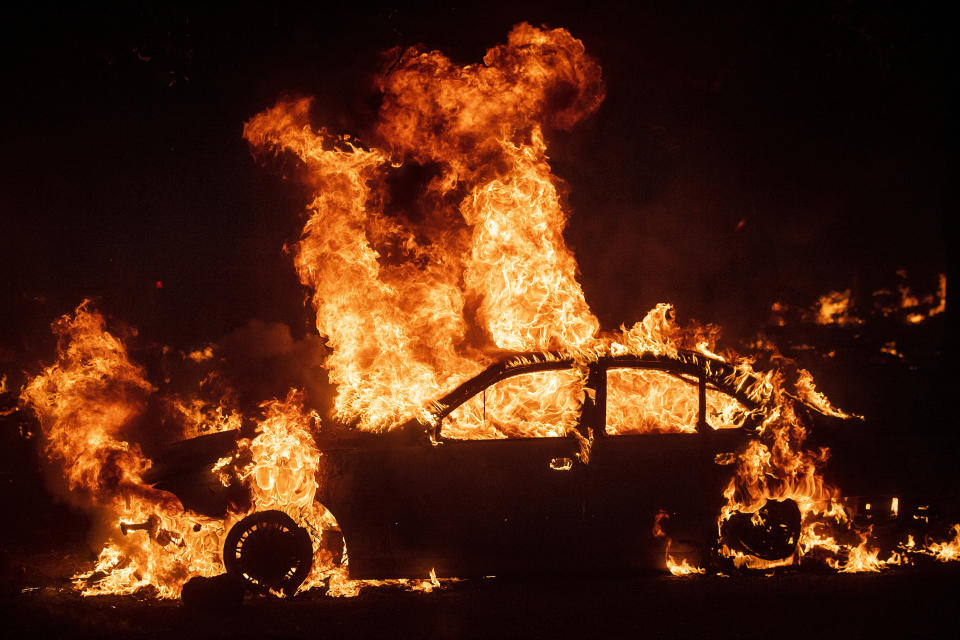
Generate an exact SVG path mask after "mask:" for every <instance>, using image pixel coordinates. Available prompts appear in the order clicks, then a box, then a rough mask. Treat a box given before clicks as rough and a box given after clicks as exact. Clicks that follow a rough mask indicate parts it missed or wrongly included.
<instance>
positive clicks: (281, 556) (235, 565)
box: [223, 511, 313, 596]
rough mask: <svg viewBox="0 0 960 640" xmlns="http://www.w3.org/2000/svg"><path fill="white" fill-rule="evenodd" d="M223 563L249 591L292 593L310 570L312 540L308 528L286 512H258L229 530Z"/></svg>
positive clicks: (224, 547)
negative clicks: (300, 524) (299, 524)
mask: <svg viewBox="0 0 960 640" xmlns="http://www.w3.org/2000/svg"><path fill="white" fill-rule="evenodd" d="M223 564H224V566H225V567H226V569H227V573H229V574H230V575H232V576H234V577H236V578H238V579H240V580H242V581H243V583H244V585H245V586H246V588H247V589H249V590H250V591H253V592H255V593H264V594H265V593H269V592H270V591H275V592H283V593H284V594H286V595H288V596H292V595H293V594H294V593H296V591H297V589H298V588H299V587H300V585H301V584H303V581H304V580H306V579H307V574H309V573H310V567H311V565H312V564H313V543H312V542H311V540H310V534H309V533H307V531H306V529H304V528H303V527H300V526H298V525H297V523H296V522H294V521H293V518H291V517H290V516H288V515H287V514H285V513H284V512H282V511H259V512H257V513H254V514H252V515H249V516H247V517H246V518H244V519H243V520H241V521H240V522H238V523H237V524H235V525H233V527H232V528H231V529H230V532H229V533H227V538H226V540H225V541H224V543H223Z"/></svg>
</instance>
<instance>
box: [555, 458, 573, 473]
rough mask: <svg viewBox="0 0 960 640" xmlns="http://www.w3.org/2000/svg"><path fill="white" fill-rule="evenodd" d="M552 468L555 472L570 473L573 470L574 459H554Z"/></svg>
mask: <svg viewBox="0 0 960 640" xmlns="http://www.w3.org/2000/svg"><path fill="white" fill-rule="evenodd" d="M550 468H551V469H553V470H554V471H570V469H572V468H573V458H553V459H551V460H550Z"/></svg>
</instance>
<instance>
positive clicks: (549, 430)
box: [440, 369, 586, 440]
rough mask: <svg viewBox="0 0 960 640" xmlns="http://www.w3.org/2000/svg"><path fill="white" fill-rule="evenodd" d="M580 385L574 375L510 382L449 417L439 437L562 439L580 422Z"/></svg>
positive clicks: (539, 374) (535, 375) (546, 374)
mask: <svg viewBox="0 0 960 640" xmlns="http://www.w3.org/2000/svg"><path fill="white" fill-rule="evenodd" d="M585 382H586V380H585V375H584V374H583V373H581V372H580V371H579V370H577V369H560V370H550V371H536V372H532V373H522V374H519V375H515V376H511V377H509V378H506V379H504V380H501V381H499V382H496V383H494V384H492V385H490V386H488V387H487V388H485V389H484V390H483V391H481V392H480V393H478V394H476V395H475V396H473V397H472V398H470V399H469V400H467V401H466V402H464V403H463V404H461V405H460V406H459V407H457V408H456V409H454V410H453V411H451V412H450V414H449V415H447V417H445V418H444V419H443V421H442V423H441V426H440V433H441V435H442V436H443V437H444V438H448V439H452V440H496V439H504V438H549V437H563V436H566V434H567V432H568V431H569V430H570V429H571V428H574V427H575V426H576V424H577V421H578V419H579V417H580V409H581V407H582V405H583V397H584V386H585Z"/></svg>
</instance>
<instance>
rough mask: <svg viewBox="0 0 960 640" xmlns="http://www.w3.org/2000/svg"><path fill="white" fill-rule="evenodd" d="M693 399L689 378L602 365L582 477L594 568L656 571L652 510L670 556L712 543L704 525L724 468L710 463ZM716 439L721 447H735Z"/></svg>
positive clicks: (696, 389)
mask: <svg viewBox="0 0 960 640" xmlns="http://www.w3.org/2000/svg"><path fill="white" fill-rule="evenodd" d="M702 393H704V390H702V389H701V388H700V384H699V378H698V377H695V376H692V375H682V374H679V373H677V372H671V371H669V370H664V369H663V368H662V367H660V368H655V367H654V366H653V365H651V366H642V365H631V366H615V365H611V366H607V367H603V373H602V380H601V387H600V393H599V394H598V410H597V411H596V416H597V421H598V424H597V428H596V432H597V437H596V439H595V442H594V445H593V451H592V455H591V460H590V464H589V465H588V469H587V475H588V499H587V505H588V525H589V530H590V539H591V540H592V541H593V544H592V548H593V552H594V555H595V562H596V564H597V566H598V567H601V568H602V567H608V568H610V569H614V568H617V569H621V568H627V569H637V568H662V567H663V565H664V555H663V554H664V547H665V544H666V539H665V538H663V537H658V536H655V535H654V522H655V520H656V519H657V516H658V513H661V512H664V513H665V514H666V515H667V516H668V519H667V520H665V521H663V522H662V523H661V524H662V526H663V528H664V529H665V530H666V532H667V534H668V535H669V536H670V538H671V539H672V552H674V553H676V554H677V555H679V556H683V555H685V554H687V553H690V552H692V551H694V550H697V549H702V548H703V547H704V546H706V545H708V544H709V542H710V541H711V536H714V535H715V526H712V524H711V523H714V522H715V520H716V517H717V514H718V512H719V508H720V506H721V504H722V500H723V495H722V489H723V486H724V484H725V482H726V481H727V480H728V479H729V477H730V476H731V469H732V467H729V466H719V465H718V464H717V461H718V459H717V458H716V455H715V454H716V451H717V446H718V441H717V439H716V438H714V437H712V436H713V435H714V434H713V431H714V430H713V429H711V428H710V427H708V426H706V424H705V420H704V423H701V419H700V409H701V407H702V406H703V403H702V402H701V394H702ZM706 417H707V416H704V418H706ZM701 424H703V426H702V427H701ZM720 439H722V440H723V441H724V442H722V443H720V445H719V446H720V447H721V448H723V447H725V446H730V447H731V448H733V447H734V446H735V445H734V443H732V442H727V440H729V438H726V437H724V436H720ZM725 461H726V460H720V462H725ZM693 559H694V560H696V559H697V558H695V557H694V558H693Z"/></svg>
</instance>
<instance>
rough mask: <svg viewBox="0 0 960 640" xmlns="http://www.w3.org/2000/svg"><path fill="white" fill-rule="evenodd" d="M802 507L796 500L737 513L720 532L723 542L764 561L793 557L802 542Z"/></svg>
mask: <svg viewBox="0 0 960 640" xmlns="http://www.w3.org/2000/svg"><path fill="white" fill-rule="evenodd" d="M800 520H801V516H800V507H798V506H797V503H796V502H794V501H793V500H767V502H766V504H764V505H763V507H761V508H760V509H759V510H758V511H757V512H756V513H740V512H737V513H734V514H733V515H732V516H730V518H728V519H727V520H726V521H725V522H724V523H723V526H722V527H721V529H720V542H721V543H722V544H724V545H726V546H727V547H729V548H730V549H732V550H734V551H740V552H742V553H744V554H746V555H748V556H755V557H757V558H761V559H763V560H783V559H785V558H788V557H790V556H791V555H792V554H793V553H794V552H795V551H796V549H797V544H798V543H799V541H800Z"/></svg>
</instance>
